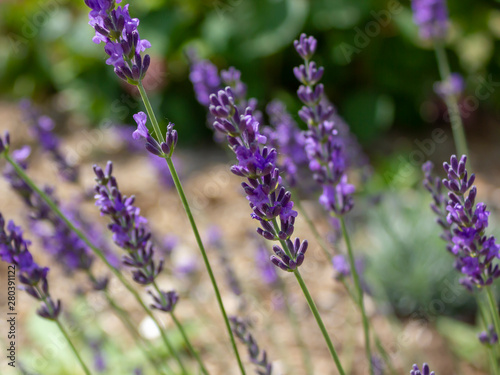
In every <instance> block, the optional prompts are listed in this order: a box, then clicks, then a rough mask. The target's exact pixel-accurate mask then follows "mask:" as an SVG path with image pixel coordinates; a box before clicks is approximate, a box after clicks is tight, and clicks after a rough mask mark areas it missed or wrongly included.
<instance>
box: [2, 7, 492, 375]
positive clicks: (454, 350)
mask: <svg viewBox="0 0 500 375" xmlns="http://www.w3.org/2000/svg"><path fill="white" fill-rule="evenodd" d="M130 4H131V8H130V10H131V15H132V17H137V18H139V19H140V22H141V23H140V26H139V31H140V33H141V37H142V38H145V39H148V40H149V41H150V42H151V44H152V48H151V49H150V50H149V51H148V53H150V55H151V57H152V65H151V67H150V71H149V72H148V76H151V77H152V79H151V80H150V81H148V79H146V82H145V86H146V88H147V89H148V91H149V95H150V98H151V100H152V103H153V106H154V108H155V109H156V111H157V115H158V116H159V117H160V118H161V119H162V121H163V122H164V123H166V122H167V120H168V121H172V122H175V123H176V128H177V130H178V131H179V134H180V151H179V153H178V155H177V156H178V158H179V160H178V163H179V164H181V165H182V173H183V174H184V177H185V178H186V181H187V182H186V184H189V181H191V182H192V181H197V183H198V184H201V185H198V186H204V185H203V184H205V183H207V181H208V180H210V178H213V176H211V175H210V173H209V171H212V170H213V169H211V168H218V167H220V166H221V165H224V163H225V164H227V163H228V160H229V159H227V156H226V155H225V153H224V152H223V151H222V150H221V148H220V146H218V145H217V144H215V143H214V142H213V138H212V132H211V130H210V129H209V128H208V127H206V126H205V123H206V111H205V109H204V108H203V107H202V106H201V105H199V103H198V102H197V101H196V98H195V95H194V93H193V88H192V84H191V82H190V81H189V64H188V60H187V58H186V51H188V50H189V49H195V50H196V51H197V53H198V55H199V56H200V57H201V58H206V59H209V60H211V61H212V62H213V63H214V64H216V65H217V66H218V67H219V68H220V69H226V68H228V67H229V66H235V67H236V68H237V69H239V70H241V72H242V80H243V81H244V82H246V83H247V85H248V94H249V96H250V97H256V98H258V99H259V103H260V104H259V108H260V109H264V107H265V105H266V103H268V102H269V101H270V100H272V99H273V98H279V99H281V100H283V101H284V102H285V103H286V105H287V108H288V109H289V111H290V112H291V113H292V114H293V115H294V118H296V119H297V122H298V123H299V124H301V121H300V119H299V118H298V116H297V115H296V113H297V110H298V109H299V108H300V103H299V101H298V99H297V98H296V95H295V93H296V90H297V87H298V84H297V81H296V79H295V77H294V75H293V72H292V69H293V67H294V66H296V65H298V64H299V58H298V56H297V55H296V52H295V50H294V48H293V40H294V39H296V38H297V37H298V36H299V35H300V33H302V32H305V33H307V34H310V35H314V36H315V37H316V38H317V39H318V43H319V49H318V52H317V56H316V60H317V61H318V63H319V64H320V65H322V66H324V67H325V70H326V72H325V75H324V78H323V81H322V82H323V83H324V85H325V89H326V93H327V95H328V97H329V98H330V100H331V101H332V102H333V103H334V104H335V106H336V107H337V109H338V112H339V114H340V115H341V116H342V117H343V118H344V119H345V121H346V122H347V123H348V124H349V126H350V128H351V131H352V132H353V133H354V134H355V135H356V137H357V139H358V141H359V142H360V144H361V145H362V147H363V149H364V150H365V152H366V154H367V155H368V157H369V159H370V165H371V167H372V173H371V175H370V177H369V178H368V179H366V180H360V183H359V184H358V191H359V194H358V196H357V198H356V199H357V200H356V210H355V211H354V212H353V214H352V215H351V218H350V227H351V229H352V231H353V233H354V242H355V245H356V247H357V249H359V251H360V252H361V253H363V254H364V259H365V263H366V275H365V276H366V278H367V280H368V283H369V284H370V285H371V293H372V296H373V301H374V304H373V305H374V306H375V307H373V311H378V312H379V313H380V314H382V315H383V316H384V315H386V316H391V317H394V319H396V321H397V322H398V323H397V324H396V326H398V327H399V331H398V329H396V333H394V332H393V333H392V335H393V336H391V335H388V337H392V338H393V339H394V340H395V337H397V335H398V334H402V333H401V332H406V331H404V330H403V328H401V327H402V326H400V325H398V324H403V327H404V324H408V323H411V322H412V321H414V320H415V319H417V320H420V319H421V320H424V321H426V322H428V323H429V324H428V325H427V326H426V327H427V329H429V331H430V332H431V337H433V340H434V341H433V340H430V341H429V336H425V335H424V336H425V337H427V339H425V337H424V336H422V337H424V338H422V339H421V345H420V346H419V350H422V353H430V352H432V351H433V348H434V349H435V347H434V346H432V345H431V342H434V343H436V342H439V345H441V344H443V346H442V347H441V346H439V348H440V349H439V350H438V353H441V354H442V353H444V352H446V360H444V359H443V364H442V365H441V366H442V368H441V372H440V374H443V375H446V374H455V373H457V374H462V373H463V374H468V373H471V374H472V373H478V374H480V373H482V372H481V370H484V369H485V368H486V365H485V364H484V363H483V364H482V362H481V361H483V360H484V358H483V357H482V355H483V354H484V353H483V354H481V353H478V350H479V351H480V350H481V347H479V349H478V345H476V343H477V342H476V338H475V335H476V333H477V329H475V328H474V327H473V326H472V324H474V322H475V317H476V307H475V305H474V303H473V299H472V298H471V296H470V295H468V294H467V293H466V292H465V291H464V290H462V289H461V288H452V290H453V293H456V298H454V299H453V301H452V302H449V303H448V302H447V303H442V300H443V297H442V296H443V293H444V292H446V291H448V290H449V288H451V286H450V285H455V286H456V284H457V279H458V275H456V273H455V272H454V270H453V267H452V260H451V258H450V257H449V256H448V254H447V253H446V251H445V248H444V243H443V242H442V241H441V240H440V239H439V228H438V227H437V226H436V225H435V224H434V217H433V214H432V213H431V211H430V209H429V208H428V204H429V203H430V197H429V196H428V194H427V192H425V191H424V190H423V188H422V187H421V180H422V174H421V171H420V166H421V164H422V163H423V162H424V161H425V160H427V159H432V160H433V161H435V164H436V165H438V166H439V165H440V164H441V163H442V162H443V161H445V160H446V159H449V156H450V155H451V154H452V153H454V146H453V140H452V137H451V132H450V131H449V124H448V122H447V114H446V106H445V105H444V102H443V101H442V100H441V99H440V98H439V96H438V95H437V94H435V93H434V91H433V86H434V83H435V82H436V81H437V80H438V79H439V74H438V70H437V66H436V61H435V56H434V51H433V49H432V46H431V45H430V44H427V43H425V42H422V41H421V40H420V39H419V37H418V30H417V27H416V26H415V25H414V23H413V22H412V13H411V8H410V4H409V1H401V2H397V1H395V0H388V1H382V0H201V1H198V0H178V1H176V0H172V1H168V0H142V1H130ZM448 7H449V11H450V16H451V23H450V27H451V29H450V35H449V38H448V40H447V43H446V48H447V52H448V56H449V59H450V63H451V66H452V70H453V71H455V72H459V73H460V74H462V75H463V77H464V78H465V82H466V89H465V92H464V93H463V95H462V97H461V99H460V106H461V111H462V115H463V118H464V122H465V128H466V132H467V135H468V139H469V142H470V150H471V155H470V156H471V159H472V163H473V164H472V165H473V168H474V171H475V172H476V173H477V174H478V179H477V181H478V182H477V183H478V188H479V192H480V193H479V197H480V199H481V200H483V201H485V202H486V203H487V204H488V205H489V207H490V209H491V210H492V212H493V215H492V220H491V222H492V223H491V228H492V229H491V234H497V235H500V228H499V226H498V223H499V221H498V219H497V218H498V213H499V210H500V173H499V172H500V165H499V164H500V163H499V160H500V148H499V147H498V145H499V142H498V141H499V137H500V127H499V123H500V106H499V105H498V103H499V100H500V90H499V89H498V88H499V87H500V51H499V49H498V48H497V47H498V44H499V43H500V3H498V2H495V1H487V0H475V1H473V0H462V1H449V2H448ZM93 34H94V33H93V30H92V28H91V27H90V26H89V25H88V10H87V8H86V6H85V4H84V3H83V1H76V0H47V1H39V0H33V1H18V0H16V1H9V0H1V1H0V115H1V116H2V118H3V123H4V124H3V125H2V129H7V128H9V129H10V130H12V129H13V128H14V129H16V130H15V133H16V134H19V137H23V135H22V134H23V133H26V134H27V131H26V128H23V127H20V124H22V121H21V120H20V116H19V110H18V109H17V108H18V103H19V101H20V100H21V99H23V98H29V99H31V100H33V102H34V103H35V104H36V105H38V106H39V108H40V109H41V111H42V112H43V113H45V114H48V115H50V116H51V117H53V118H54V119H55V120H56V130H57V132H58V133H59V134H60V135H61V136H62V137H64V138H65V140H66V142H67V145H68V146H67V150H69V151H68V157H70V158H73V159H74V161H76V162H78V163H82V164H83V165H87V164H88V165H90V164H92V163H93V162H96V161H104V160H106V158H111V157H112V158H115V155H120V158H121V159H120V160H122V163H123V165H126V166H134V167H135V168H136V169H134V170H140V169H141V166H140V165H141V164H140V163H139V162H138V160H139V159H137V158H139V156H137V157H136V156H134V155H135V154H132V153H129V152H128V151H124V149H123V148H120V147H121V146H120V145H117V144H116V142H114V139H115V138H109V139H106V140H104V141H101V140H100V138H95V137H97V136H96V135H95V134H101V133H95V132H93V129H104V130H106V131H108V130H109V126H110V124H118V125H121V124H124V125H129V124H130V126H132V125H131V124H132V123H133V120H132V115H133V114H134V113H136V112H138V111H139V110H142V103H141V102H140V98H139V97H138V95H137V93H136V92H135V91H134V90H133V89H131V87H129V86H128V85H126V84H124V83H123V82H122V81H121V80H120V79H118V78H117V77H116V76H115V74H114V73H113V70H112V69H111V68H110V67H109V66H107V65H106V64H105V60H106V57H107V56H106V54H105V53H104V51H103V48H102V46H99V45H96V44H94V43H92V41H91V38H92V36H93ZM302 125H303V124H301V125H300V126H302ZM130 129H132V128H130ZM436 129H438V130H439V131H438V133H435V131H436ZM104 134H108V133H104ZM436 134H439V136H438V137H437V136H436ZM82 137H83V138H85V139H87V140H88V141H89V142H90V144H92V145H93V146H92V147H91V148H90V150H88V151H78V150H79V148H78V147H79V145H81V142H82ZM436 137H437V138H436ZM15 142H20V141H19V139H18V140H17V141H15ZM79 142H80V143H79ZM75 149H76V150H77V152H76V154H74V153H71V150H75ZM81 149H82V150H83V147H81ZM176 154H177V151H176ZM142 156H144V155H142ZM140 160H142V159H140ZM41 168H42V167H41ZM82 169H83V168H82ZM144 173H145V172H144V171H143V172H141V173H140V175H141V176H143V177H144ZM85 175H86V176H87V179H86V181H87V182H88V183H90V184H91V181H92V178H91V177H90V173H85ZM41 176H42V175H41ZM131 178H132V179H133V178H134V177H133V176H131ZM144 178H145V181H149V182H151V180H150V179H148V178H146V177H144ZM230 178H231V180H230V181H234V184H232V185H227V189H228V190H230V191H231V192H233V191H237V189H238V181H237V180H238V179H234V180H233V179H232V178H233V177H230ZM148 186H150V185H148ZM224 186H226V185H224ZM2 188H3V189H4V188H5V189H8V188H7V186H6V185H2ZM62 189H64V187H63V188H62ZM130 189H131V193H136V194H137V195H138V196H139V197H141V191H142V189H144V186H141V184H140V183H136V184H133V183H132V184H130ZM200 190H201V188H200ZM3 191H4V190H2V193H3ZM154 191H155V194H161V188H160V187H158V186H156V187H155V188H154ZM225 191H226V190H224V189H222V192H225ZM195 193H196V192H195ZM166 194H167V195H168V194H169V193H166ZM200 194H201V193H200ZM207 194H208V193H206V191H205V193H204V195H203V196H204V197H205V198H206V196H207ZM235 194H236V193H235ZM142 197H143V199H146V203H147V204H148V203H149V206H148V205H147V204H146V212H152V213H151V215H153V216H154V215H155V214H154V212H155V211H154V209H155V207H154V206H155V203H154V201H151V199H152V198H150V201H148V198H147V197H146V194H145V193H144V192H142ZM154 197H156V195H154ZM6 199H7V198H4V199H3V202H4V203H5V204H6V202H7V200H6ZM158 199H160V198H158ZM237 199H240V200H243V202H240V203H241V204H240V206H241V207H242V210H243V213H242V217H244V219H242V221H241V223H242V224H241V225H242V226H243V229H242V230H241V233H246V232H247V231H253V230H254V228H253V227H254V225H253V224H254V223H253V222H252V221H251V220H249V219H248V217H247V216H245V215H247V214H249V212H247V211H248V207H246V205H245V202H244V199H243V198H241V197H240V198H235V200H237ZM208 201H209V204H208V205H206V206H203V205H202V207H201V208H200V215H201V216H202V217H204V218H202V219H201V221H202V222H203V223H205V224H206V227H207V228H208V226H209V225H210V224H213V223H212V222H213V221H215V222H216V224H219V225H221V226H222V227H224V225H226V227H227V224H225V223H224V222H223V220H221V219H220V218H217V216H216V215H212V214H210V212H209V209H210V208H211V207H212V208H213V206H215V207H219V208H220V207H222V208H220V209H221V210H222V212H226V211H225V207H226V206H227V205H228V203H234V202H233V201H231V202H227V200H224V196H223V195H221V196H219V195H217V194H215V198H214V197H212V196H210V194H208ZM306 203H307V207H308V209H309V210H310V211H311V214H312V215H313V216H314V217H315V218H316V220H317V222H318V223H320V224H319V225H320V227H321V229H322V233H323V234H325V236H326V235H327V233H328V232H329V231H330V230H331V229H330V227H329V225H328V223H327V220H326V219H325V218H324V217H323V216H322V215H323V214H322V212H321V209H320V208H319V207H318V205H317V202H316V199H315V197H308V201H307V202H306ZM9 204H10V203H9ZM0 208H1V209H2V210H3V209H4V208H3V207H0ZM148 210H149V211H148ZM245 210H247V211H245ZM218 212H219V211H218ZM94 214H96V213H95V212H94ZM203 215H205V216H203ZM160 216H161V215H160ZM158 220H160V219H158ZM164 220H167V219H166V218H164ZM218 220H219V221H220V222H218V223H217V221H218ZM158 222H160V221H158ZM169 229H170V230H172V231H174V232H175V231H178V232H179V233H178V234H179V235H181V236H182V231H181V230H179V229H178V228H177V229H176V228H175V226H172V227H169ZM302 230H303V231H304V232H305V233H307V229H305V228H302ZM184 235H185V236H186V237H187V238H189V235H188V234H187V235H186V234H184ZM232 241H233V242H237V238H233V239H232ZM247 246H251V245H247ZM317 261H318V262H319V260H318V259H317ZM314 270H315V268H312V269H311V270H310V274H311V277H313V276H314ZM324 273H325V274H326V275H327V276H326V277H329V278H330V279H331V277H332V275H333V270H330V269H329V268H327V269H326V270H324ZM330 279H329V280H330ZM318 293H320V295H321V287H320V286H318ZM436 301H438V302H436ZM439 301H441V302H439ZM391 319H393V318H390V320H391ZM384 327H385V326H384ZM401 330H403V331H401ZM435 334H437V335H438V337H439V339H436V336H432V335H435ZM388 340H389V341H390V342H393V343H394V342H395V341H391V340H390V339H388ZM419 340H420V339H415V341H416V345H417V346H418V341H419ZM436 340H437V341H436ZM466 343H473V344H474V345H466ZM426 346H429V348H427V349H429V350H426ZM443 348H446V350H445V349H443ZM408 351H409V352H411V350H409V349H408ZM438 357H439V355H438ZM425 358H426V357H425V355H424V354H418V355H416V356H415V357H414V359H411V356H409V357H408V358H407V359H408V360H409V361H410V362H411V363H413V362H414V361H416V360H419V361H420V360H421V359H422V360H423V359H425ZM478 358H480V360H478ZM436 361H439V359H436ZM454 361H455V362H454ZM410 362H408V363H410ZM484 362H485V360H484ZM451 363H453V366H452V365H451ZM450 366H451V367H450ZM403 368H409V366H406V367H403ZM61 371H63V370H61ZM405 371H406V370H405ZM61 373H64V372H61ZM318 373H319V372H318ZM325 373H328V372H325ZM360 373H362V372H360Z"/></svg>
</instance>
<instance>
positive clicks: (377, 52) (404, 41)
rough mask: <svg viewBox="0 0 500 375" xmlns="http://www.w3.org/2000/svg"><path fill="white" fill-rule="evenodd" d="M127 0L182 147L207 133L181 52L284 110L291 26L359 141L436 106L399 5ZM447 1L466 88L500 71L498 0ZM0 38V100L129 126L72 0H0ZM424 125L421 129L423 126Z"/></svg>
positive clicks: (404, 5) (429, 62)
mask: <svg viewBox="0 0 500 375" xmlns="http://www.w3.org/2000/svg"><path fill="white" fill-rule="evenodd" d="M124 3H127V2H126V1H125V2H124ZM130 3H131V13H132V16H133V17H138V18H139V19H140V20H141V26H140V32H141V35H142V37H143V38H146V39H149V40H150V41H151V42H152V44H153V48H152V49H151V50H150V53H151V54H152V56H153V60H154V64H153V66H152V68H153V69H152V71H150V73H148V74H149V75H152V74H154V75H155V77H153V78H159V81H160V82H159V85H157V87H156V88H155V89H154V90H152V92H151V95H152V96H153V101H154V104H155V105H156V106H157V108H159V109H160V111H161V113H162V115H163V116H164V118H165V117H167V116H168V119H169V120H171V121H174V122H176V123H177V124H178V127H179V129H182V137H181V139H182V140H183V141H185V142H186V141H191V142H199V141H202V140H209V139H210V134H209V131H208V130H206V129H205V127H204V126H203V125H204V122H205V114H204V110H203V109H202V108H201V107H200V106H199V105H198V104H197V103H196V101H195V99H194V95H193V92H192V88H191V84H190V82H189V80H188V73H189V70H188V66H187V62H186V60H185V58H184V51H185V49H186V47H188V46H194V47H196V48H197V49H198V51H199V53H200V55H201V56H202V57H207V58H210V59H211V60H212V61H214V62H215V63H216V64H217V65H218V66H219V67H221V68H225V67H228V66H229V65H235V66H236V67H237V68H239V69H241V70H242V72H243V79H244V81H246V82H247V83H248V86H249V92H250V94H251V95H252V96H256V97H257V98H259V99H260V100H261V104H262V105H263V104H264V103H266V102H267V101H268V100H270V99H271V98H272V97H274V96H280V97H282V98H285V99H286V100H287V102H288V104H289V107H290V109H292V110H293V111H295V112H293V113H296V109H297V107H298V101H297V100H295V98H294V93H295V91H296V89H297V86H298V85H297V82H296V80H295V78H294V76H293V73H292V68H293V66H295V65H296V64H298V63H299V59H298V57H297V56H296V54H295V51H294V49H293V47H292V42H293V40H294V39H295V38H296V37H297V36H298V35H299V34H300V33H301V32H307V33H309V34H313V35H315V36H316V37H317V38H318V39H319V54H318V58H317V59H318V61H319V62H320V63H321V64H323V65H325V67H326V75H325V78H324V83H325V86H326V90H327V93H328V95H329V96H330V98H331V99H332V101H333V102H334V103H335V104H336V105H337V106H338V107H339V110H340V113H341V114H342V115H343V116H344V117H345V118H346V119H347V121H348V122H349V123H350V125H351V127H352V129H353V131H354V132H355V133H356V134H357V135H358V137H359V138H360V140H361V141H362V142H365V143H368V142H370V141H372V140H374V139H376V138H377V137H379V136H380V135H382V134H384V133H385V132H387V131H388V129H390V128H391V127H395V128H397V129H400V130H403V131H404V130H412V131H414V130H419V129H420V130H425V129H426V127H428V128H430V127H431V126H433V125H432V123H434V122H436V121H439V120H438V119H437V118H436V117H435V116H432V115H429V114H426V113H425V110H424V111H423V110H422V109H421V107H422V103H424V102H426V103H428V102H429V101H430V102H431V103H439V100H438V99H437V97H436V96H435V95H434V94H433V93H432V84H433V82H434V81H435V80H437V78H438V74H437V68H436V65H435V61H434V56H433V52H432V50H431V49H430V46H428V45H425V44H423V43H422V42H420V41H419V39H418V37H417V30H416V27H415V26H414V24H413V22H412V21H411V11H410V9H409V2H406V1H405V2H401V4H399V3H395V1H393V0H387V1H385V0H143V1H130ZM449 3H450V4H449V6H450V14H451V17H452V31H451V33H450V34H451V35H450V38H449V42H448V47H449V50H450V51H451V63H452V66H453V70H455V71H460V72H462V73H463V74H464V75H465V76H466V77H469V78H470V79H469V80H468V86H469V90H470V92H473V90H474V88H475V87H476V86H477V80H476V78H477V77H478V76H487V73H486V72H489V73H491V74H492V75H493V77H496V76H499V73H500V54H499V52H498V48H495V47H496V45H497V44H498V38H499V36H500V6H499V4H498V3H494V2H490V1H486V0H482V1H477V0H476V1H473V0H464V1H460V2H449ZM394 4H396V5H394ZM398 4H399V6H398ZM394 9H396V10H394ZM471 9H474V11H473V12H471V11H470V10H471ZM0 35H1V36H0V82H1V84H0V92H1V94H0V95H1V96H2V97H3V98H4V99H5V98H7V99H9V100H18V99H20V98H22V97H32V98H34V99H35V100H36V101H38V102H41V103H42V104H45V105H49V106H51V107H56V108H57V109H58V110H62V111H63V112H64V111H76V112H79V113H82V114H84V115H85V116H88V117H89V119H90V120H91V122H92V123H93V124H95V125H98V124H99V123H100V122H102V121H103V119H111V120H113V121H117V122H131V116H132V114H133V112H136V111H138V110H139V108H140V106H139V105H137V106H131V105H128V104H127V105H125V106H124V105H123V103H121V102H120V100H122V101H124V100H125V101H128V100H129V99H128V97H127V96H125V97H124V98H125V99H120V98H122V95H124V94H127V93H129V92H130V91H128V90H129V88H127V87H125V85H123V84H122V83H121V82H120V81H119V79H118V78H117V77H116V76H114V74H113V71H112V69H111V68H110V67H109V66H106V65H105V63H104V61H105V59H106V55H105V53H104V51H103V48H102V46H97V45H95V44H93V43H92V42H91V37H92V35H93V32H92V28H91V27H90V26H88V25H87V9H86V7H85V5H84V3H83V0H48V1H39V0H24V1H14V0H10V1H9V0H7V1H3V2H2V3H1V4H0ZM127 95H128V94H127ZM499 99H500V94H499V93H498V92H494V93H493V95H492V96H491V97H489V98H488V99H487V100H486V101H484V102H482V103H481V106H482V108H485V109H489V110H490V112H492V111H495V110H496V107H495V103H496V102H498V100H499ZM134 100H135V99H132V102H134ZM436 106H437V104H436ZM117 108H118V110H117ZM433 108H434V107H433ZM424 109H425V108H424ZM423 120H425V121H423ZM425 122H427V123H429V124H427V125H425V126H423V125H422V124H423V123H425ZM478 126H481V125H478ZM427 130H428V129H427Z"/></svg>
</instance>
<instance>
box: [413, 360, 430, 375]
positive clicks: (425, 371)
mask: <svg viewBox="0 0 500 375" xmlns="http://www.w3.org/2000/svg"><path fill="white" fill-rule="evenodd" d="M410 375H435V372H434V371H432V372H431V370H430V369H429V365H428V364H427V363H424V364H423V366H422V371H420V369H419V368H418V366H417V365H413V367H412V369H411V371H410Z"/></svg>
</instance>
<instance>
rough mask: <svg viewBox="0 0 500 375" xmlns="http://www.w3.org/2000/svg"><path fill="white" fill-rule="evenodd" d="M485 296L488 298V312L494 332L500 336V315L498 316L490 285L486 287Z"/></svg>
mask: <svg viewBox="0 0 500 375" xmlns="http://www.w3.org/2000/svg"><path fill="white" fill-rule="evenodd" d="M485 289H486V296H487V298H488V305H489V307H490V312H491V315H492V317H493V325H494V326H495V332H496V333H497V335H498V336H499V337H500V317H499V316H498V306H497V301H496V299H495V296H494V295H493V292H492V290H491V286H487V287H486V288H485Z"/></svg>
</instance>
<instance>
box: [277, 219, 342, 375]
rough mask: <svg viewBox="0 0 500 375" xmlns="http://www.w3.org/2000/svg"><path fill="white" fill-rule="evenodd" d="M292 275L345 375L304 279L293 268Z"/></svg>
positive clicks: (337, 364)
mask: <svg viewBox="0 0 500 375" xmlns="http://www.w3.org/2000/svg"><path fill="white" fill-rule="evenodd" d="M273 226H274V228H275V231H276V232H278V231H279V227H278V223H277V222H276V219H274V220H273ZM279 242H280V243H281V246H282V247H283V249H284V250H285V252H286V255H287V256H288V257H290V259H293V256H292V254H291V253H290V250H289V249H288V246H287V244H286V242H285V241H284V240H282V239H280V240H279ZM293 274H294V275H295V278H296V279H297V282H298V283H299V286H300V289H301V290H302V293H303V294H304V297H305V298H306V301H307V304H308V305H309V309H310V310H311V312H312V313H313V315H314V319H315V320H316V323H317V324H318V327H319V329H320V330H321V334H322V335H323V338H324V339H325V342H326V345H327V347H328V350H329V351H330V355H331V356H332V358H333V361H334V362H335V365H336V366H337V370H338V371H339V373H340V375H345V372H344V369H343V367H342V364H341V363H340V359H339V356H338V355H337V351H336V350H335V348H334V346H333V343H332V340H331V339H330V335H329V334H328V331H327V329H326V327H325V324H324V323H323V319H322V318H321V315H320V313H319V311H318V308H317V307H316V303H315V302H314V299H313V298H312V296H311V293H309V289H308V288H307V285H306V283H305V282H304V279H303V278H302V275H301V274H300V272H299V269H298V268H295V269H294V270H293Z"/></svg>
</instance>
